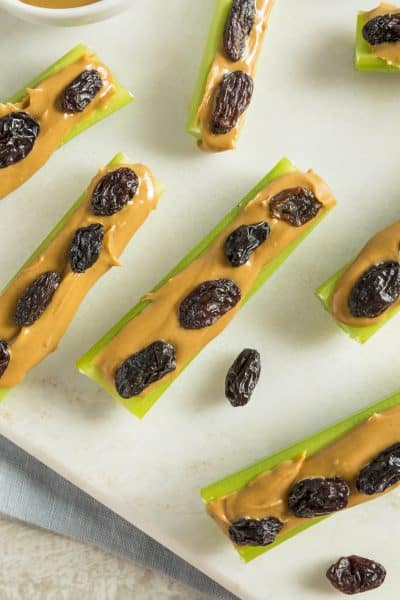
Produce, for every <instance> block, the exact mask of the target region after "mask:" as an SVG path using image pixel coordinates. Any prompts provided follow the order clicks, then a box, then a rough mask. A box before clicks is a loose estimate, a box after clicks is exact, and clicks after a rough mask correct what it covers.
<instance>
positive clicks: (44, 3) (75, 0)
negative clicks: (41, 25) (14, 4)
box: [20, 0, 98, 8]
mask: <svg viewBox="0 0 400 600" xmlns="http://www.w3.org/2000/svg"><path fill="white" fill-rule="evenodd" d="M20 1H21V2H23V3H24V4H30V5H31V6H40V7H41V8H77V7H78V6H86V4H94V3H95V2H98V0H20Z"/></svg>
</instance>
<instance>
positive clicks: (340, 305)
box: [330, 221, 400, 327]
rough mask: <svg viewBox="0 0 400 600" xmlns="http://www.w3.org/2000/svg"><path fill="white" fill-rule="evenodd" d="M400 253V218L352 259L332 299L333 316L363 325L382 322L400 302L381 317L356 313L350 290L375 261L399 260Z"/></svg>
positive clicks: (353, 324) (349, 322)
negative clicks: (356, 314)
mask: <svg viewBox="0 0 400 600" xmlns="http://www.w3.org/2000/svg"><path fill="white" fill-rule="evenodd" d="M399 253H400V221H396V222H395V223H393V225H390V226H389V227H386V229H383V230H382V231H380V232H379V233H377V234H376V235H375V236H374V237H373V238H372V239H371V240H370V241H369V242H368V243H367V244H366V245H365V246H364V248H363V249H362V250H361V252H360V254H359V255H358V256H357V258H356V259H355V260H354V261H353V263H352V264H351V265H350V266H349V267H348V269H346V271H345V272H344V273H343V275H342V277H341V278H340V279H339V281H338V283H337V286H336V288H335V290H334V292H333V295H332V298H331V302H330V312H331V314H332V316H333V318H334V319H336V320H337V321H340V322H341V323H344V324H345V325H350V326H355V327H363V326H367V325H372V324H374V323H379V321H382V320H383V319H385V318H386V317H387V312H388V311H390V310H392V309H393V308H394V307H395V306H398V304H399V301H398V302H395V303H394V304H392V306H391V307H390V308H389V309H388V310H387V311H386V312H384V313H382V314H381V315H379V316H378V317H374V318H373V319H370V318H368V317H353V315H352V314H351V312H350V310H349V307H348V300H349V297H350V293H351V290H352V289H353V287H354V285H355V284H356V283H357V281H358V280H359V278H360V277H361V275H362V274H363V273H364V272H365V271H366V270H367V269H369V268H370V267H372V266H373V265H377V264H379V263H381V262H386V261H390V260H394V261H398V260H399Z"/></svg>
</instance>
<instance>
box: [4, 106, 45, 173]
mask: <svg viewBox="0 0 400 600" xmlns="http://www.w3.org/2000/svg"><path fill="white" fill-rule="evenodd" d="M39 132H40V125H39V123H38V122H37V121H36V120H35V119H34V118H33V117H31V116H30V115H28V113H26V112H11V113H8V115H5V116H4V117H1V118H0V169H4V168H5V167H9V166H10V165H13V164H15V163H17V162H19V161H20V160H22V159H23V158H25V157H26V156H28V154H29V153H30V152H31V151H32V148H33V146H34V145H35V142H36V139H37V137H38V135H39Z"/></svg>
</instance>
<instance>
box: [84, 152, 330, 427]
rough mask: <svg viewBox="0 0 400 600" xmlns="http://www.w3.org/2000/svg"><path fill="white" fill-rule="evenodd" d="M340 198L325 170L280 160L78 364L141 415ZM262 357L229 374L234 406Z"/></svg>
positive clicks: (252, 381) (246, 395) (245, 396)
mask: <svg viewBox="0 0 400 600" xmlns="http://www.w3.org/2000/svg"><path fill="white" fill-rule="evenodd" d="M334 204H335V200H334V198H333V196H332V194H331V192H330V191H329V189H328V187H327V186H326V184H325V183H324V182H323V180H322V179H321V178H320V177H318V176H317V175H316V174H315V173H313V172H312V171H308V172H306V173H302V172H300V171H298V170H297V169H295V167H294V166H293V165H292V164H291V163H290V162H289V161H288V160H286V159H285V160H283V161H281V162H280V163H279V164H278V165H277V166H276V167H275V169H273V171H271V173H270V174H268V175H267V176H266V177H265V178H264V179H263V180H262V181H261V182H260V183H259V184H258V185H257V186H256V187H255V188H254V189H253V190H252V191H251V192H250V193H249V194H248V195H247V196H246V197H245V198H244V199H243V200H242V201H241V202H240V203H239V204H238V206H237V207H236V208H234V209H233V211H232V212H231V213H230V214H229V215H228V216H227V217H225V218H224V219H223V221H222V222H221V223H220V224H219V225H217V227H216V228H215V229H214V231H213V232H211V233H210V234H209V235H208V236H207V237H206V238H205V240H204V241H202V242H200V244H199V245H198V246H197V247H196V248H195V249H194V250H192V252H190V253H189V255H188V256H187V257H186V258H184V259H183V261H181V263H180V264H179V265H178V266H177V267H176V268H175V269H173V270H172V272H171V273H169V274H168V275H167V276H166V277H165V279H164V280H163V281H162V282H161V283H160V284H159V285H157V286H156V287H155V288H154V290H153V291H152V292H150V293H149V294H147V295H146V296H145V297H144V298H143V299H142V301H141V302H140V303H139V304H138V305H136V306H135V307H134V308H133V309H132V310H131V311H130V312H129V313H128V314H127V315H126V316H125V317H123V318H122V320H121V321H120V322H119V323H117V324H116V325H115V327H113V328H112V329H111V330H110V331H109V332H108V333H107V334H106V335H105V336H104V337H103V339H101V340H100V341H99V342H98V343H97V344H96V345H95V346H94V347H93V348H92V349H91V350H89V352H88V353H87V354H86V355H85V356H83V357H82V358H81V359H80V360H79V362H78V368H79V369H80V371H82V372H83V373H84V374H86V375H88V376H89V377H91V378H92V379H94V380H95V381H96V382H97V383H99V384H100V385H101V386H103V387H104V388H105V389H106V390H107V391H109V392H110V393H111V394H112V395H113V397H114V398H116V399H117V400H118V401H120V402H122V404H123V405H124V406H126V407H127V408H128V410H130V411H131V412H133V413H134V414H135V415H136V416H138V417H143V416H144V415H145V414H146V412H147V411H148V410H149V409H150V408H151V406H152V405H153V404H154V403H155V402H156V401H157V400H158V398H159V397H160V396H161V394H162V393H163V392H164V391H165V390H166V389H167V387H168V386H169V385H170V384H171V383H172V382H173V381H174V379H175V378H176V377H178V375H179V373H180V372H181V371H182V370H183V369H184V368H185V367H186V366H187V365H188V364H189V363H190V362H191V360H192V359H193V358H194V357H195V356H196V355H197V354H198V353H199V352H200V351H201V350H202V349H203V348H204V347H205V346H206V345H207V344H208V342H210V341H211V340H212V339H213V338H215V337H216V336H217V335H218V334H219V333H220V332H221V331H222V330H223V329H224V328H225V327H226V326H227V325H228V323H229V322H230V320H231V319H232V318H233V317H234V315H235V314H236V313H237V312H238V310H239V309H240V307H241V306H243V303H244V302H246V300H248V299H249V297H250V296H251V295H252V294H253V293H254V292H255V291H256V290H257V289H258V288H259V287H260V286H261V285H262V283H263V282H264V281H265V280H266V279H267V278H268V277H269V276H270V275H271V274H272V273H273V271H274V270H275V269H276V268H277V267H278V266H279V265H280V264H281V263H282V262H283V261H284V260H285V259H286V258H287V256H289V254H290V253H291V252H292V251H293V250H294V248H295V247H296V246H297V245H298V244H299V243H300V242H301V240H302V239H303V238H304V237H305V236H306V235H307V234H308V233H309V232H310V231H311V230H312V228H313V227H314V226H315V225H316V224H317V223H318V222H319V220H320V219H321V218H322V217H323V216H324V215H326V213H327V212H328V211H329V210H330V209H331V208H332V207H333V206H334ZM245 362H246V361H245ZM250 362H252V361H250ZM256 363H258V361H257V360H256V361H255V364H254V365H253V364H251V365H250V366H251V374H250V373H249V372H248V371H247V370H246V369H245V370H244V372H241V373H240V374H239V373H237V372H236V371H235V374H236V375H235V378H233V373H231V375H230V376H229V381H228V387H227V393H228V397H229V399H230V400H231V401H232V403H234V404H237V403H241V404H243V403H245V402H247V401H248V399H249V398H250V395H251V391H252V390H253V389H254V387H255V384H256V379H257V376H258V375H259V368H258V364H256ZM236 366H237V367H238V365H236ZM239 370H240V369H239ZM248 375H249V377H248ZM242 376H245V379H246V381H245V386H244V387H245V388H246V389H245V392H246V393H242V392H243V390H242V389H241V384H242V379H243V377H242ZM233 379H235V381H234V380H233Z"/></svg>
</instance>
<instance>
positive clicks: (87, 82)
mask: <svg viewBox="0 0 400 600" xmlns="http://www.w3.org/2000/svg"><path fill="white" fill-rule="evenodd" d="M102 87H103V80H102V78H101V77H100V74H99V72H98V71H96V70H95V69H90V70H89V69H87V70H86V71H83V72H82V73H81V74H80V75H78V77H76V78H75V79H74V80H73V81H72V82H71V83H70V84H69V85H67V87H66V88H65V89H64V91H63V93H62V95H61V102H60V103H61V108H62V109H63V110H64V111H65V112H69V113H78V112H82V111H83V110H85V108H86V107H87V106H88V104H90V103H91V101H92V100H93V98H94V97H95V96H96V94H97V93H98V92H99V91H100V90H101V88H102Z"/></svg>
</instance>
